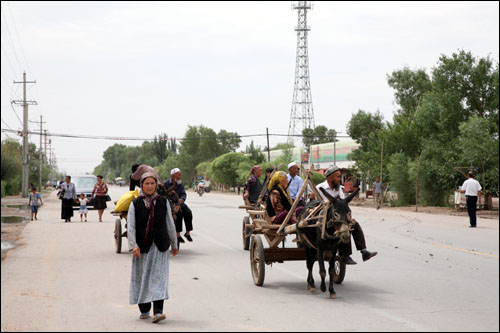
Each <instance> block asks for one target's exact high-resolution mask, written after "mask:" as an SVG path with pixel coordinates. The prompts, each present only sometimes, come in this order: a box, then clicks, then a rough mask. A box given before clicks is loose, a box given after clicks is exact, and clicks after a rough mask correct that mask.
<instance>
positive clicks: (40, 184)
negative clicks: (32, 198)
mask: <svg viewBox="0 0 500 333" xmlns="http://www.w3.org/2000/svg"><path fill="white" fill-rule="evenodd" d="M30 122H31V123H35V124H40V147H39V149H38V159H39V161H38V162H39V164H40V166H39V168H38V171H39V175H40V177H39V182H38V185H39V186H40V187H39V189H40V191H41V190H42V171H43V158H42V124H43V123H45V122H44V121H42V115H40V121H39V122H38V121H31V120H30Z"/></svg>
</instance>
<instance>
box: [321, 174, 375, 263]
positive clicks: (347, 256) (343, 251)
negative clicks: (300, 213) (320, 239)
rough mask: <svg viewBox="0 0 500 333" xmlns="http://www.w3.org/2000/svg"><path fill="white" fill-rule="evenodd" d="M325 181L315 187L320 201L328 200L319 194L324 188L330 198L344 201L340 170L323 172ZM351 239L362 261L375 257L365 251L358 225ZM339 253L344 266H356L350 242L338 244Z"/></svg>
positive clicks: (362, 235) (372, 253)
mask: <svg viewBox="0 0 500 333" xmlns="http://www.w3.org/2000/svg"><path fill="white" fill-rule="evenodd" d="M325 176H326V180H325V181H324V182H323V183H321V184H319V185H318V186H316V188H317V189H318V192H319V193H320V194H321V196H322V199H323V200H325V201H327V200H328V199H327V198H326V197H325V196H324V195H323V193H321V190H320V188H324V189H325V190H326V191H327V192H328V193H329V194H330V195H331V196H332V197H334V198H340V199H344V198H345V195H344V190H343V189H342V186H340V169H339V168H338V167H337V166H334V167H331V168H330V169H328V170H327V171H326V172H325ZM352 227H353V231H352V237H353V238H354V243H355V244H356V249H357V250H358V251H361V255H362V256H363V261H367V260H369V259H370V258H371V257H374V256H376V255H377V252H370V251H368V250H367V249H366V241H365V235H364V234H363V229H361V225H360V224H359V223H354V225H353V226H352ZM339 253H340V255H341V257H342V261H343V262H344V263H345V264H346V265H356V262H355V261H354V260H353V259H352V258H351V255H352V246H351V241H350V240H349V243H340V244H339Z"/></svg>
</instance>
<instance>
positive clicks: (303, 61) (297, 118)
mask: <svg viewBox="0 0 500 333" xmlns="http://www.w3.org/2000/svg"><path fill="white" fill-rule="evenodd" d="M292 8H293V9H295V10H297V12H298V24H297V26H296V27H295V31H297V59H296V63H295V84H294V89H293V99H292V112H291V115H290V125H289V127H288V142H289V143H294V141H297V139H298V138H299V137H295V136H294V135H301V134H302V131H303V130H304V129H305V128H313V129H314V127H315V125H314V112H313V105H312V97H311V83H310V82H309V52H308V50H307V34H308V31H309V30H311V29H310V27H309V26H308V25H307V10H310V9H312V1H292Z"/></svg>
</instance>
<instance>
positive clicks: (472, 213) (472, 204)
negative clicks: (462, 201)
mask: <svg viewBox="0 0 500 333" xmlns="http://www.w3.org/2000/svg"><path fill="white" fill-rule="evenodd" d="M466 198H467V211H468V212H469V219H470V225H471V226H473V227H475V226H476V225H477V219H476V210H477V197H476V196H474V195H467V196H466Z"/></svg>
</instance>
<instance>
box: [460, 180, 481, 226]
mask: <svg viewBox="0 0 500 333" xmlns="http://www.w3.org/2000/svg"><path fill="white" fill-rule="evenodd" d="M481 190H482V187H481V184H479V182H478V181H477V180H475V179H474V174H473V173H472V172H469V173H468V174H467V180H466V181H465V182H464V184H463V185H462V188H461V191H460V192H462V193H464V192H465V197H466V198H467V212H468V213H469V220H470V228H475V227H476V226H477V218H476V210H477V197H478V195H481Z"/></svg>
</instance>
